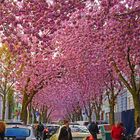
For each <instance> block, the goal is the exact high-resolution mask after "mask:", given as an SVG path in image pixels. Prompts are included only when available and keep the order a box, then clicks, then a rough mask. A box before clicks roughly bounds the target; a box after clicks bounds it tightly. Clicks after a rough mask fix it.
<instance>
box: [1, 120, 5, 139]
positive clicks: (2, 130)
mask: <svg viewBox="0 0 140 140" xmlns="http://www.w3.org/2000/svg"><path fill="white" fill-rule="evenodd" d="M5 128H6V126H5V123H4V122H3V121H0V140H4V136H5Z"/></svg>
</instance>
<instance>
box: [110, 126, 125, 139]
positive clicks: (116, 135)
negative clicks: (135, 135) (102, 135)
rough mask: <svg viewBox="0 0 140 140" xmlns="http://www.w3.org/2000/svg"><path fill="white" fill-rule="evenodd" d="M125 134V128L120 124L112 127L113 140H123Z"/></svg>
mask: <svg viewBox="0 0 140 140" xmlns="http://www.w3.org/2000/svg"><path fill="white" fill-rule="evenodd" d="M123 133H124V128H123V127H122V126H121V125H120V123H116V125H114V126H113V127H112V130H111V137H112V139H113V140H122V138H123V135H122V134H123Z"/></svg>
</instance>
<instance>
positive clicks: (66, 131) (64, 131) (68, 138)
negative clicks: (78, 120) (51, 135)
mask: <svg viewBox="0 0 140 140" xmlns="http://www.w3.org/2000/svg"><path fill="white" fill-rule="evenodd" d="M58 140H72V134H71V129H70V127H69V121H68V120H64V126H62V128H61V130H60V134H59V137H58Z"/></svg>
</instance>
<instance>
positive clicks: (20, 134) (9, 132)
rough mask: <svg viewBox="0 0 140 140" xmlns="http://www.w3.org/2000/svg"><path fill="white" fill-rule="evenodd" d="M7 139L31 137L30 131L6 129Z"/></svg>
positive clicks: (25, 129)
mask: <svg viewBox="0 0 140 140" xmlns="http://www.w3.org/2000/svg"><path fill="white" fill-rule="evenodd" d="M5 136H6V137H17V138H18V137H29V136H30V129H28V128H6V131H5Z"/></svg>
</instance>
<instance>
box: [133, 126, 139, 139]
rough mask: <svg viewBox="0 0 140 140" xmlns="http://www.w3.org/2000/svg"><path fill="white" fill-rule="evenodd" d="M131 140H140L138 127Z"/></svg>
mask: <svg viewBox="0 0 140 140" xmlns="http://www.w3.org/2000/svg"><path fill="white" fill-rule="evenodd" d="M131 140H140V127H139V128H137V130H136V131H135V133H134V135H133V137H132V139H131Z"/></svg>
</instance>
